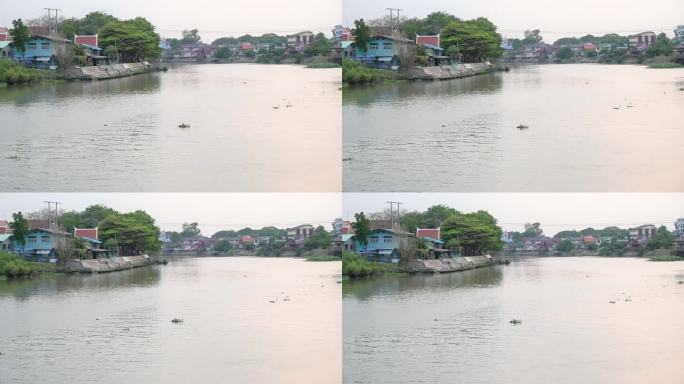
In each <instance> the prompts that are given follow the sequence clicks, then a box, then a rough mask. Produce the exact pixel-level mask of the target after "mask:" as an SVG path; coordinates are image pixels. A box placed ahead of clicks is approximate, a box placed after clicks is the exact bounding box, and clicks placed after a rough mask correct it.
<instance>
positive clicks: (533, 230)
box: [523, 223, 544, 237]
mask: <svg viewBox="0 0 684 384" xmlns="http://www.w3.org/2000/svg"><path fill="white" fill-rule="evenodd" d="M526 226H527V227H528V228H527V229H526V230H525V232H523V236H526V237H536V236H541V234H542V233H544V230H543V229H542V228H541V224H539V223H534V224H530V223H527V225H526Z"/></svg>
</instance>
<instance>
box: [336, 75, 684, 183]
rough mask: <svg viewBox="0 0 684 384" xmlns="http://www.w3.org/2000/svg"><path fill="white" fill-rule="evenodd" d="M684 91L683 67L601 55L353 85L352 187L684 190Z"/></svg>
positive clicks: (349, 105) (347, 169) (349, 132)
mask: <svg viewBox="0 0 684 384" xmlns="http://www.w3.org/2000/svg"><path fill="white" fill-rule="evenodd" d="M681 89H684V70H682V69H648V68H646V67H644V66H636V65H597V64H568V65H527V66H518V67H514V68H512V69H511V71H510V72H500V73H492V74H486V75H480V76H475V77H470V78H463V79H457V80H447V81H433V82H411V83H404V82H399V83H396V82H394V83H387V84H384V85H379V86H371V87H351V88H348V89H345V90H344V94H343V97H342V103H343V107H342V116H343V157H344V158H351V159H352V160H351V161H346V162H344V165H343V189H344V191H347V192H359V191H369V192H375V191H414V192H422V191H430V192H438V191H450V192H454V191H457V192H482V191H488V192H496V191H507V192H511V191H516V192H527V191H551V192H557V191H563V192H575V191H592V192H604V191H619V192H629V191H656V192H675V191H682V190H684V173H682V172H681V167H680V166H679V164H680V163H681V161H680V155H681V148H682V146H683V145H684V138H683V137H682V131H681V129H682V120H681V118H680V111H681V110H682V107H684V92H683V91H681ZM614 108H618V109H614ZM520 124H523V125H527V126H528V128H527V129H522V130H520V129H517V126H518V125H520Z"/></svg>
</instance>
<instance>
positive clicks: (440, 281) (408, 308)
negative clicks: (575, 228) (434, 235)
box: [342, 257, 684, 384]
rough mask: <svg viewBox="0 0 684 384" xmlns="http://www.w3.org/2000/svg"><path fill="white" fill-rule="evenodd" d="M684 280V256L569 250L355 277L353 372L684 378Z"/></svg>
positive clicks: (476, 377) (372, 379)
mask: <svg viewBox="0 0 684 384" xmlns="http://www.w3.org/2000/svg"><path fill="white" fill-rule="evenodd" d="M682 280H684V262H660V263H658V262H649V261H647V260H644V259H637V258H625V259H619V258H598V257H584V258H578V257H565V258H527V259H519V260H516V261H514V262H512V263H511V264H510V265H507V266H504V265H501V266H495V267H485V268H481V269H476V270H470V271H465V272H459V273H452V274H442V275H417V276H410V277H388V278H377V279H374V280H364V281H358V282H345V283H344V287H343V295H342V307H343V317H344V322H343V349H344V352H343V355H344V357H343V361H344V362H343V367H344V368H343V375H344V382H345V383H531V384H535V383H540V384H542V383H594V384H604V383H605V384H609V383H635V384H636V383H671V384H675V383H682V382H684V369H682V365H681V359H678V358H677V356H680V355H681V349H682V340H684V327H683V326H682V319H684V305H682V304H683V303H684V284H678V281H682ZM610 301H615V303H614V304H611V303H610ZM514 318H515V319H520V320H522V323H521V324H517V325H515V324H511V323H510V320H512V319H514Z"/></svg>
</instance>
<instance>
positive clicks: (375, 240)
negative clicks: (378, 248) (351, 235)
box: [370, 236, 378, 244]
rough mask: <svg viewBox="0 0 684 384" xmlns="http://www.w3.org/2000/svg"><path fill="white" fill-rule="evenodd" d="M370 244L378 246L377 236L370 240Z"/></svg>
mask: <svg viewBox="0 0 684 384" xmlns="http://www.w3.org/2000/svg"><path fill="white" fill-rule="evenodd" d="M370 243H371V244H377V243H378V238H377V236H375V237H374V236H371V238H370Z"/></svg>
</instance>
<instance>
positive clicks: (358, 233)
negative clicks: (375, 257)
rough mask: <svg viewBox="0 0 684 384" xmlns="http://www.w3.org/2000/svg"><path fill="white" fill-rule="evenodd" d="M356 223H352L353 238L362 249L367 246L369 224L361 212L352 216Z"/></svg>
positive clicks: (369, 230) (369, 231)
mask: <svg viewBox="0 0 684 384" xmlns="http://www.w3.org/2000/svg"><path fill="white" fill-rule="evenodd" d="M354 219H356V221H355V222H354V223H352V228H353V229H354V237H355V238H356V240H357V241H358V242H359V243H361V244H362V245H363V247H364V248H366V247H367V246H368V237H369V236H370V233H371V223H370V220H368V218H367V217H366V215H365V214H364V213H363V212H359V213H357V214H355V215H354Z"/></svg>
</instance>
